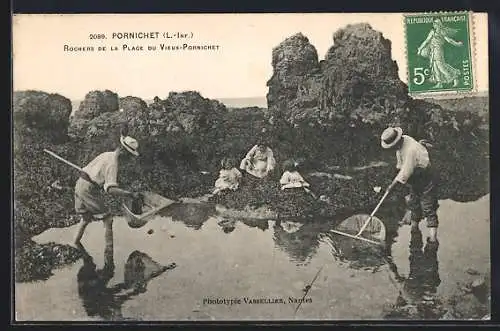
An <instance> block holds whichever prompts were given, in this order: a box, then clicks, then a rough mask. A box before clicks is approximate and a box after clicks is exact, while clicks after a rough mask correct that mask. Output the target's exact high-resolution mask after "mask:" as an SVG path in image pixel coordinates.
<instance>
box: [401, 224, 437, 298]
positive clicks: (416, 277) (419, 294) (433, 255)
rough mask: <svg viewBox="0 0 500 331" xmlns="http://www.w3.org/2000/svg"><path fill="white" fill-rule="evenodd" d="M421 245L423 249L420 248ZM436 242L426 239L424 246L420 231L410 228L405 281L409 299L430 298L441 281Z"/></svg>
mask: <svg viewBox="0 0 500 331" xmlns="http://www.w3.org/2000/svg"><path fill="white" fill-rule="evenodd" d="M422 247H423V250H422ZM438 248H439V244H438V242H432V241H427V242H426V245H425V247H424V244H423V240H422V231H421V230H420V229H418V228H415V229H412V231H411V236H410V257H409V262H410V272H409V275H408V278H407V279H406V281H405V289H406V291H405V292H407V293H409V294H411V295H409V299H410V300H411V299H415V300H420V299H431V296H433V295H435V294H436V290H437V287H438V286H439V284H440V283H441V279H440V278H439V264H438V260H437V252H438Z"/></svg>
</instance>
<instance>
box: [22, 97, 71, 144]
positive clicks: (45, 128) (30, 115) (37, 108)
mask: <svg viewBox="0 0 500 331" xmlns="http://www.w3.org/2000/svg"><path fill="white" fill-rule="evenodd" d="M13 107H14V108H13V119H14V123H15V125H14V135H15V136H14V147H15V148H17V147H22V146H20V145H22V144H24V142H25V139H28V141H27V142H29V138H30V137H32V136H38V135H41V136H42V138H43V139H47V140H49V141H51V142H57V141H60V140H61V139H62V140H64V139H65V138H66V135H67V130H68V123H69V115H70V114H71V101H70V100H69V99H67V98H65V97H63V96H62V95H59V94H48V93H45V92H41V91H19V92H14V95H13Z"/></svg>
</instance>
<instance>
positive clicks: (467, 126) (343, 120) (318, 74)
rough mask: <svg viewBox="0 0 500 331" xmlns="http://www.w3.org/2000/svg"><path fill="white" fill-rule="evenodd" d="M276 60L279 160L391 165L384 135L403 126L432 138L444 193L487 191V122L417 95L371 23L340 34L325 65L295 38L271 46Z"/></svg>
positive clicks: (467, 195) (273, 112)
mask: <svg viewBox="0 0 500 331" xmlns="http://www.w3.org/2000/svg"><path fill="white" fill-rule="evenodd" d="M272 64H273V75H272V77H271V78H270V79H269V81H268V83H267V85H268V86H269V92H268V94H267V101H268V111H269V121H270V123H272V125H273V130H272V134H273V138H274V140H273V146H275V147H277V149H279V150H280V153H281V157H280V159H281V160H280V161H281V162H282V161H283V160H284V159H286V158H289V157H297V156H300V157H304V158H305V159H307V160H309V162H312V163H313V164H312V165H313V166H314V167H315V168H316V169H322V168H324V167H326V166H328V165H338V166H340V167H344V168H351V167H354V166H359V165H363V164H368V163H370V162H372V161H374V160H376V161H386V162H389V163H393V162H394V156H393V155H392V153H391V154H389V153H384V151H383V150H382V149H381V148H380V143H379V139H380V138H379V137H380V134H381V132H382V130H383V129H385V128H386V127H387V126H390V125H398V126H401V127H402V128H403V130H404V132H405V134H409V135H411V136H413V137H415V138H417V139H419V140H420V139H426V140H428V141H430V142H431V143H432V145H433V148H432V150H431V154H432V158H433V160H434V162H433V163H434V165H435V167H436V168H437V170H438V173H439V175H440V177H441V178H440V180H441V183H443V185H442V190H441V192H442V196H441V197H442V198H450V197H451V198H455V199H458V200H461V201H463V200H467V199H474V198H477V197H478V196H481V195H482V194H485V193H486V191H485V187H487V182H486V181H487V177H488V176H487V173H488V166H487V164H488V162H487V160H486V159H485V157H486V154H487V151H488V144H487V140H488V139H487V136H488V129H487V125H485V123H484V119H481V118H480V116H479V115H478V114H477V113H476V112H474V111H468V112H456V111H452V110H450V109H443V108H442V107H441V106H440V105H438V104H433V103H431V102H428V101H424V100H416V99H412V98H411V97H410V96H409V95H408V89H407V86H406V85H405V84H404V83H403V82H402V81H401V80H400V79H399V76H398V66H397V64H396V62H395V61H394V60H393V59H392V56H391V42H390V41H389V40H388V39H386V38H385V37H384V36H383V35H382V33H380V32H378V31H376V30H374V29H373V28H372V27H371V26H370V25H368V24H365V23H361V24H352V25H347V26H346V27H344V28H343V29H340V30H338V31H337V32H335V33H334V35H333V46H331V47H330V49H329V50H328V52H327V54H326V56H325V59H324V60H322V61H320V62H319V63H318V55H317V52H316V50H315V48H314V46H313V45H311V44H310V43H309V40H308V38H307V37H306V36H304V35H302V34H300V33H299V34H296V35H293V36H291V37H289V38H287V39H285V40H284V41H283V42H282V43H280V44H279V45H278V46H276V47H275V48H274V49H273V53H272ZM448 104H451V103H448ZM305 142H307V143H305ZM464 153H466V154H468V155H469V157H466V156H465V155H464ZM471 174H472V176H471ZM483 178H484V180H483ZM471 181H475V182H476V183H478V184H474V183H472V182H471ZM463 183H468V184H467V185H465V186H464V185H463ZM369 189H370V188H364V187H363V188H359V190H369Z"/></svg>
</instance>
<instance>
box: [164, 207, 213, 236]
mask: <svg viewBox="0 0 500 331" xmlns="http://www.w3.org/2000/svg"><path fill="white" fill-rule="evenodd" d="M214 214H215V206H214V205H213V204H207V203H182V204H178V205H173V206H172V207H170V208H168V209H166V211H165V212H163V213H161V215H162V216H170V217H172V220H173V221H174V222H182V223H184V224H185V225H186V226H187V227H189V228H192V229H195V230H199V229H201V227H202V226H203V224H204V223H205V222H206V221H207V220H208V219H209V218H210V216H213V215H214Z"/></svg>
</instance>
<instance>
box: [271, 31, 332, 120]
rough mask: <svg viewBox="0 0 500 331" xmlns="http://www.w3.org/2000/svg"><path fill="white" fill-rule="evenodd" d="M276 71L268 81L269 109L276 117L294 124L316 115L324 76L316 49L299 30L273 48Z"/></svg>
mask: <svg viewBox="0 0 500 331" xmlns="http://www.w3.org/2000/svg"><path fill="white" fill-rule="evenodd" d="M272 65H273V68H274V73H273V76H272V77H271V79H270V80H269V81H268V82H267V86H269V92H268V94H267V100H268V108H269V109H271V110H272V112H273V115H274V116H275V117H282V116H286V117H287V118H288V119H289V121H291V122H292V123H295V122H296V121H297V122H300V121H301V120H305V119H307V118H308V117H310V116H314V114H315V112H316V111H317V110H318V102H319V96H320V91H321V81H322V75H321V70H320V65H319V62H318V53H317V51H316V48H315V47H314V46H313V45H311V44H310V43H309V39H308V38H307V37H305V36H304V35H303V34H301V33H298V34H295V35H293V36H291V37H289V38H287V39H285V40H284V41H283V42H282V43H280V44H279V45H278V46H277V47H275V48H274V49H273V51H272Z"/></svg>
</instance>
